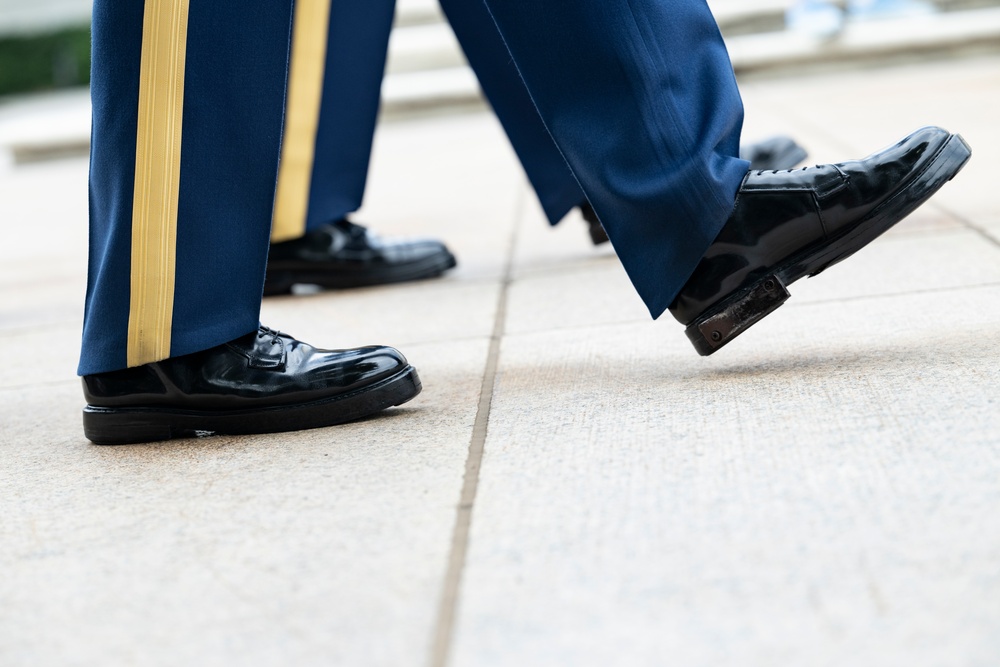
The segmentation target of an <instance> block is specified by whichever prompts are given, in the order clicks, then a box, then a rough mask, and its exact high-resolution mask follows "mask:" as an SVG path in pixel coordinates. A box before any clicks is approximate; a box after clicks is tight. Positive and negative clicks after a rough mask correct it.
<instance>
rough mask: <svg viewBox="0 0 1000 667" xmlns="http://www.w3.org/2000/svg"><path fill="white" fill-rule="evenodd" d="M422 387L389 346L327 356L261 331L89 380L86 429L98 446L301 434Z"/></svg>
mask: <svg viewBox="0 0 1000 667" xmlns="http://www.w3.org/2000/svg"><path fill="white" fill-rule="evenodd" d="M420 388H421V386H420V378H418V377H417V372H416V370H414V368H413V367H412V366H410V365H409V364H407V363H406V359H405V358H404V357H403V355H402V354H400V353H399V352H398V351H397V350H395V349H393V348H391V347H379V346H372V347H362V348H358V349H353V350H320V349H317V348H314V347H312V346H311V345H307V344H305V343H303V342H300V341H298V340H295V339H294V338H292V337H291V336H288V335H287V334H283V333H280V332H278V331H274V330H272V329H268V328H267V327H263V326H262V327H260V329H259V330H258V331H256V332H254V333H250V334H247V335H246V336H243V337H241V338H237V339H236V340H234V341H231V342H229V343H225V344H223V345H219V346H217V347H213V348H211V349H209V350H205V351H204V352H196V353H195V354H188V355H185V356H183V357H175V358H173V359H167V360H165V361H158V362H156V363H151V364H146V365H144V366H138V367H136V368H128V369H125V370H121V371H112V372H110V373H98V374H95V375H87V376H84V378H83V393H84V396H85V397H86V399H87V407H85V408H84V410H83V430H84V434H85V435H86V436H87V438H88V439H89V440H91V441H92V442H94V443H96V444H99V445H121V444H127V443H139V442H151V441H154V440H168V439H170V438H184V437H192V436H204V435H214V434H230V435H235V434H245V433H275V432H278V431H297V430H301V429H307V428H317V427H320V426H331V425H333V424H340V423H343V422H348V421H352V420H355V419H360V418H362V417H366V416H368V415H371V414H374V413H376V412H379V411H381V410H384V409H386V408H388V407H391V406H393V405H400V404H401V403H405V402H406V401H408V400H410V399H411V398H413V397H414V396H416V395H417V394H419V393H420Z"/></svg>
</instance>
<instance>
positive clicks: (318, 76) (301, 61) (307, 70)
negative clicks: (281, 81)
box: [271, 0, 330, 242]
mask: <svg viewBox="0 0 1000 667" xmlns="http://www.w3.org/2000/svg"><path fill="white" fill-rule="evenodd" d="M329 29H330V0H298V1H297V2H296V3H295V23H294V26H293V28H292V57H291V65H290V70H289V76H288V102H287V108H286V109H285V132H284V136H283V137H282V145H281V165H280V168H279V170H278V187H277V191H276V192H275V198H274V221H273V223H272V225H271V240H272V241H275V242H277V241H287V240H289V239H294V238H298V237H300V236H302V235H303V234H305V231H306V215H307V214H308V212H309V186H310V182H311V181H312V169H313V159H314V157H315V153H316V128H317V126H318V125H319V112H320V104H321V101H322V96H323V75H324V72H325V67H326V41H327V35H328V33H329Z"/></svg>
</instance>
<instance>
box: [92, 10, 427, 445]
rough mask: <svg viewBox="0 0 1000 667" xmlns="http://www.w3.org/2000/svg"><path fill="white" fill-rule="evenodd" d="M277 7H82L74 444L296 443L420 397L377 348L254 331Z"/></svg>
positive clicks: (270, 181) (268, 199) (276, 95)
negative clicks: (87, 25)
mask: <svg viewBox="0 0 1000 667" xmlns="http://www.w3.org/2000/svg"><path fill="white" fill-rule="evenodd" d="M290 6H291V5H290V3H282V2H273V1H272V0H255V1H252V2H244V3H240V4H239V6H238V7H237V6H235V5H233V6H229V5H227V4H225V3H222V4H219V3H212V2H203V1H199V0H196V2H192V3H190V4H189V2H188V0H177V1H176V2H175V1H173V0H146V2H145V3H138V4H135V3H117V2H111V1H110V0H98V2H96V3H95V7H94V33H93V34H94V49H93V53H94V80H93V85H92V92H93V98H94V135H93V141H92V145H93V159H92V169H91V254H90V262H91V265H90V275H89V279H88V289H87V305H86V312H85V323H84V335H83V354H82V356H81V361H80V373H81V374H82V375H84V378H83V380H84V383H83V384H84V395H85V397H86V399H87V402H88V405H87V407H86V408H85V409H84V430H85V433H86V435H87V437H88V438H90V439H91V440H93V441H94V442H98V443H102V444H116V443H123V442H142V441H147V440H161V439H166V438H171V437H178V436H184V435H194V434H200V435H204V434H208V433H213V432H222V433H263V432H271V431H281V430H293V429H300V428H311V427H315V426H323V425H328V424H334V423H339V422H342V421H347V420H350V419H355V418H358V417H362V416H365V415H368V414H371V413H373V412H377V411H378V410H381V409H384V408H386V407H389V406H390V405H397V404H399V403H402V402H404V401H406V400H408V399H409V398H412V397H413V396H414V395H416V393H417V392H419V390H420V383H419V380H418V379H417V377H416V374H415V372H414V371H413V369H412V368H411V367H409V366H408V365H407V364H406V360H405V359H404V358H403V357H402V356H401V355H400V354H399V353H398V352H397V351H395V350H393V349H392V348H384V347H368V348H362V349H358V350H341V351H329V350H320V349H316V348H313V347H311V346H308V345H305V344H304V343H301V342H299V341H296V340H294V339H293V338H291V337H290V336H287V335H284V334H280V333H279V332H277V331H273V330H271V329H267V328H266V327H260V324H259V322H258V314H259V308H260V291H261V286H262V283H263V277H264V264H265V261H266V256H267V247H268V233H269V227H270V218H271V211H272V208H273V202H274V200H273V193H274V183H275V176H276V171H277V160H278V143H279V137H280V130H281V122H282V107H283V101H284V83H285V70H286V65H287V58H288V55H287V54H288V26H289V16H290Z"/></svg>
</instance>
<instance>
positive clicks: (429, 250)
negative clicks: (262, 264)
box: [264, 220, 455, 296]
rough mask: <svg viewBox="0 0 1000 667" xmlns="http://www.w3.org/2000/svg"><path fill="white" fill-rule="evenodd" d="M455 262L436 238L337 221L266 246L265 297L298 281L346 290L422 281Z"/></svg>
mask: <svg viewBox="0 0 1000 667" xmlns="http://www.w3.org/2000/svg"><path fill="white" fill-rule="evenodd" d="M454 266H455V256H454V255H452V254H451V253H450V252H449V251H448V248H446V247H445V246H444V244H443V243H441V242H440V241H435V240H433V239H388V238H387V239H382V238H379V237H378V236H376V235H375V234H372V233H371V232H369V231H368V230H367V229H365V228H364V227H362V226H361V225H356V224H354V223H353V222H350V221H348V220H338V221H336V222H333V223H330V224H328V225H324V226H323V227H320V228H319V229H315V230H313V231H311V232H309V233H308V234H306V235H305V236H303V237H302V238H298V239H293V240H291V241H284V242H282V243H274V244H272V245H271V249H270V252H269V253H268V259H267V274H266V277H265V280H264V296H269V295H273V294H287V293H288V292H290V291H291V289H292V285H295V284H300V283H301V284H310V285H320V286H321V287H329V288H348V287H368V286H372V285H385V284H388V283H399V282H406V281H409V280H421V279H423V278H433V277H435V276H439V275H441V274H442V273H444V272H445V271H447V270H448V269H451V268H454Z"/></svg>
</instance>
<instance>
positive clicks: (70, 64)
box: [0, 27, 90, 95]
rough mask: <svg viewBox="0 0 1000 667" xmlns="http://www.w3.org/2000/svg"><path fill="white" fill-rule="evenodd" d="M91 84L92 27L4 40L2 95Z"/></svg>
mask: <svg viewBox="0 0 1000 667" xmlns="http://www.w3.org/2000/svg"><path fill="white" fill-rule="evenodd" d="M89 82H90V28H89V27H82V28H70V29H66V30H60V31H59V32H54V33H49V34H46V35H34V36H6V37H4V36H0V95H9V94H11V93H26V92H31V91H36V90H51V89H53V88H66V87H70V86H85V85H87V84H88V83H89Z"/></svg>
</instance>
